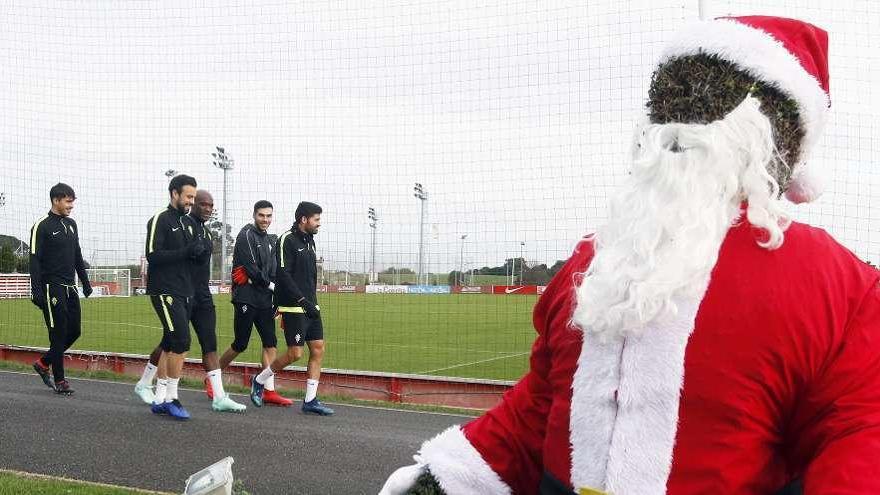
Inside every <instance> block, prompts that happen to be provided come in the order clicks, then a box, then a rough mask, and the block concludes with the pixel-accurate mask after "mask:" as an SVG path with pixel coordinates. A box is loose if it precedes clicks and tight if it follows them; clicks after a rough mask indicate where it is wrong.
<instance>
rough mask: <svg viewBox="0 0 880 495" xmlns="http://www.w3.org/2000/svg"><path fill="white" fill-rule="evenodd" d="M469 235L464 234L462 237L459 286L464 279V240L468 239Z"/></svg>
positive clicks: (459, 259) (459, 258) (459, 255)
mask: <svg viewBox="0 0 880 495" xmlns="http://www.w3.org/2000/svg"><path fill="white" fill-rule="evenodd" d="M467 236H468V235H467V234H462V236H461V250H460V251H459V253H458V285H459V286H460V285H461V282H462V280H463V279H464V277H463V276H462V270H463V269H464V240H465V239H467Z"/></svg>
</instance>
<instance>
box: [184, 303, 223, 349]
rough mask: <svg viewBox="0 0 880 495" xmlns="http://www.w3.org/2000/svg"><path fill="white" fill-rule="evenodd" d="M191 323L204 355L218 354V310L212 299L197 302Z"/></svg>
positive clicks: (192, 312) (193, 309) (190, 318)
mask: <svg viewBox="0 0 880 495" xmlns="http://www.w3.org/2000/svg"><path fill="white" fill-rule="evenodd" d="M189 321H190V322H191V323H192V327H193V330H195V332H196V337H197V338H198V339H199V347H201V348H202V355H203V356H204V355H205V354H208V353H211V352H217V309H216V308H215V307H214V301H213V300H212V299H211V298H210V297H209V298H207V299H205V298H200V299H197V300H195V301H194V302H193V305H192V311H191V314H190V317H189Z"/></svg>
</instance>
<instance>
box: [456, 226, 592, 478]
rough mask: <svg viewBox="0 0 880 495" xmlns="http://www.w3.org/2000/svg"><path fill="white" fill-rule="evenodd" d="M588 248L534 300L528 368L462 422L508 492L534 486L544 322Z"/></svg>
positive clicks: (543, 421) (542, 416)
mask: <svg viewBox="0 0 880 495" xmlns="http://www.w3.org/2000/svg"><path fill="white" fill-rule="evenodd" d="M592 253H593V249H592V244H591V242H590V241H583V242H581V243H580V244H579V245H578V248H577V249H576V251H575V254H574V255H573V256H572V257H571V259H570V260H569V261H568V262H567V263H566V264H565V266H564V267H563V268H562V270H560V271H559V273H557V274H556V276H554V277H553V280H552V281H551V282H550V284H549V285H548V286H547V289H546V290H545V292H544V295H543V296H541V298H540V299H539V300H538V303H537V305H536V306H535V311H534V324H535V329H536V330H537V332H538V337H537V338H536V339H535V342H534V344H533V345H532V351H531V357H530V360H529V371H528V372H527V373H526V375H525V376H524V377H523V378H522V379H521V380H520V381H519V382H518V383H517V384H516V385H514V387H513V388H512V389H510V390H509V391H507V393H505V394H504V397H503V399H502V401H501V403H500V404H498V405H497V406H495V408H493V409H491V410H489V411H488V412H487V413H486V414H484V415H483V416H481V417H480V418H478V419H476V420H474V421H472V422H470V423H468V424H467V425H465V426H464V427H463V430H464V435H465V437H467V439H468V441H470V443H471V444H472V445H473V446H474V448H476V449H477V451H478V452H479V453H480V455H481V456H482V457H483V459H484V460H485V461H486V463H487V464H489V466H491V468H492V470H493V471H495V473H497V474H498V475H499V476H500V477H501V479H502V480H504V482H505V483H507V485H508V486H509V487H510V488H511V492H512V493H536V492H537V491H538V485H539V483H540V480H541V476H542V474H543V471H544V469H543V459H542V453H543V447H544V437H545V434H546V425H547V417H548V415H549V412H550V407H551V405H552V397H553V390H552V385H551V383H550V379H549V375H550V368H551V365H552V354H553V351H552V346H551V345H550V343H551V342H552V339H551V336H550V335H549V329H550V327H549V325H548V324H547V322H548V321H549V319H550V318H552V316H553V315H554V313H555V311H558V310H559V308H560V307H561V304H560V303H561V302H562V301H563V300H564V299H565V298H569V297H571V289H572V283H573V278H572V277H574V276H575V274H577V273H579V272H582V271H583V270H584V269H585V267H586V265H587V264H588V263H589V260H590V259H591V258H592ZM565 307H566V308H567V307H568V306H567V305H566V306H565Z"/></svg>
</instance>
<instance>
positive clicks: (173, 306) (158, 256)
mask: <svg viewBox="0 0 880 495" xmlns="http://www.w3.org/2000/svg"><path fill="white" fill-rule="evenodd" d="M196 186H197V184H196V180H195V179H194V178H192V177H190V176H188V175H178V176H175V177H174V178H172V179H171V182H170V183H169V184H168V194H169V196H170V203H169V205H168V207H167V208H166V209H164V210H162V211H160V212H159V213H156V215H154V216H153V218H151V219H150V221H149V222H147V243H146V249H145V251H146V257H147V262H148V263H149V270H148V272H147V294H149V295H150V301H151V302H152V303H153V309H155V310H156V314H157V315H158V316H159V321H160V322H161V323H162V331H163V334H162V344H161V345H162V350H163V353H162V356H161V358H160V360H159V366H158V368H159V369H158V370H157V373H158V376H159V378H158V381H157V385H156V394H155V400H154V402H153V406H152V411H153V412H154V413H156V414H167V415H168V416H170V417H172V418H175V419H181V420H185V419H189V417H190V415H189V412H188V411H187V410H186V409H185V408H184V407H183V405H182V404H181V403H180V400H179V398H178V396H177V386H178V383H179V381H180V373H181V371H182V370H183V362H184V359H185V358H186V353H187V352H188V351H189V346H190V335H189V319H190V315H191V311H192V298H193V295H194V291H193V283H192V273H191V271H190V264H191V263H192V262H193V260H197V259H199V258H200V257H202V256H203V255H204V253H205V250H206V249H207V248H206V246H205V243H204V242H200V241H199V240H198V239H197V238H196V236H195V229H193V226H192V223H191V222H190V221H189V220H187V217H186V213H187V210H188V209H189V208H190V207H191V206H192V204H193V200H194V199H195V195H196Z"/></svg>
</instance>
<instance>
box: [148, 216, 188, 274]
mask: <svg viewBox="0 0 880 495" xmlns="http://www.w3.org/2000/svg"><path fill="white" fill-rule="evenodd" d="M154 222H155V223H154ZM164 223H165V222H164V215H156V216H154V217H153V218H151V219H150V221H149V222H147V246H146V248H145V255H146V257H147V262H149V263H150V264H151V265H154V266H156V265H164V264H168V263H174V262H176V261H180V260H182V259H184V258H186V249H185V248H183V249H162V246H164V245H165V236H166V235H167V228H168V227H167V226H166V225H164Z"/></svg>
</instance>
